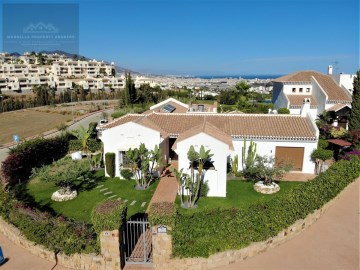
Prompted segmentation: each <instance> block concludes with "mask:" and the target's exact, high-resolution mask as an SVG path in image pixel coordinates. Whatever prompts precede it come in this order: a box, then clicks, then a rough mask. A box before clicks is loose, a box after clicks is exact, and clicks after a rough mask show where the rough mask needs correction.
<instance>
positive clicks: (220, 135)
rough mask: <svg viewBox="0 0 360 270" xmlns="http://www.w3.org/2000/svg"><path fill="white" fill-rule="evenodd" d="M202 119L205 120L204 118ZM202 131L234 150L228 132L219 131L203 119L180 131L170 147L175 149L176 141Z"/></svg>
mask: <svg viewBox="0 0 360 270" xmlns="http://www.w3.org/2000/svg"><path fill="white" fill-rule="evenodd" d="M204 120H205V118H204ZM202 132H203V133H206V134H208V135H210V136H212V137H214V138H215V139H217V140H219V141H222V142H224V143H226V144H227V145H228V146H229V149H231V150H234V146H233V143H232V139H231V136H230V135H229V134H226V133H225V132H223V131H221V130H220V129H218V128H217V127H215V126H214V125H213V124H211V123H210V122H208V121H204V122H203V123H202V124H200V125H198V126H196V127H194V128H191V129H189V130H187V131H185V132H183V133H181V134H180V135H179V136H178V137H177V139H176V141H175V143H174V145H173V147H172V149H176V147H177V143H178V142H181V141H183V140H185V139H187V138H190V137H192V136H194V135H196V134H199V133H202Z"/></svg>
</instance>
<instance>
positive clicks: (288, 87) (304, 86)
mask: <svg viewBox="0 0 360 270" xmlns="http://www.w3.org/2000/svg"><path fill="white" fill-rule="evenodd" d="M293 88H295V92H293V91H292V90H293ZM300 88H302V89H303V90H302V92H300ZM307 88H310V92H306V89H307ZM283 92H284V93H285V94H286V95H310V94H312V85H311V84H295V83H294V84H284V86H283Z"/></svg>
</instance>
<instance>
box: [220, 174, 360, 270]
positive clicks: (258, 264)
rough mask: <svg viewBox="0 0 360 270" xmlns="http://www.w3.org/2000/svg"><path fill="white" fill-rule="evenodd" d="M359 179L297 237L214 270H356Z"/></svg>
mask: <svg viewBox="0 0 360 270" xmlns="http://www.w3.org/2000/svg"><path fill="white" fill-rule="evenodd" d="M359 187H360V178H358V180H357V181H356V183H355V184H353V185H351V186H350V187H349V188H348V189H347V190H346V191H345V192H344V193H342V194H341V197H340V198H339V199H338V200H337V201H336V202H335V203H334V204H333V205H331V206H330V207H329V208H328V209H327V210H326V212H325V213H324V214H323V215H322V216H321V217H320V219H319V220H318V221H316V222H315V223H314V224H313V225H311V226H310V227H309V228H308V229H306V230H305V231H303V232H302V233H301V234H300V235H298V236H297V237H295V238H293V239H291V240H289V241H288V242H285V243H284V244H282V245H280V246H277V247H275V248H273V249H269V250H267V251H266V252H264V253H262V254H259V255H257V256H254V257H252V258H248V259H246V260H245V261H241V262H239V263H235V264H231V265H227V266H224V267H219V268H216V270H237V269H244V270H250V269H251V270H254V269H256V270H262V269H264V270H295V269H296V270H300V269H301V270H305V269H306V270H310V269H311V270H315V269H318V270H324V269H326V270H331V269H334V270H335V269H337V270H358V269H360V265H359V257H360V250H359V218H360V215H359V214H360V212H359V207H360V202H359Z"/></svg>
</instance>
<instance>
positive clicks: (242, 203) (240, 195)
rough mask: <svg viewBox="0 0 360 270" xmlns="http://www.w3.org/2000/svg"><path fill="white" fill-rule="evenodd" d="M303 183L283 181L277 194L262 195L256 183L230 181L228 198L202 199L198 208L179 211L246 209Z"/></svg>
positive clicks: (227, 189) (178, 202)
mask: <svg viewBox="0 0 360 270" xmlns="http://www.w3.org/2000/svg"><path fill="white" fill-rule="evenodd" d="M299 184H301V182H286V181H281V182H280V183H279V185H280V191H279V192H277V193H275V194H270V195H267V194H261V193H258V192H256V191H255V190H254V188H253V186H254V182H251V181H243V180H229V181H227V187H226V191H227V192H226V193H227V194H226V198H220V197H205V198H204V197H202V198H200V199H199V200H198V201H197V205H198V207H197V208H194V209H184V208H181V207H179V211H180V212H182V213H189V212H198V211H202V210H204V209H209V208H217V207H235V208H245V207H247V206H249V205H251V204H254V203H257V202H261V201H268V200H271V199H272V198H274V197H278V196H282V195H283V194H285V193H286V192H288V191H289V190H290V189H291V188H293V187H296V186H297V185H299ZM176 203H177V204H178V205H180V197H179V196H178V197H177V198H176Z"/></svg>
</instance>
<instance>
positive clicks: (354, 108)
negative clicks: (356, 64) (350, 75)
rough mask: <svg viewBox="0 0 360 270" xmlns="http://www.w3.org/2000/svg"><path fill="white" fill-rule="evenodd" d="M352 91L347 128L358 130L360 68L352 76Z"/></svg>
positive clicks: (359, 119) (359, 116) (359, 126)
mask: <svg viewBox="0 0 360 270" xmlns="http://www.w3.org/2000/svg"><path fill="white" fill-rule="evenodd" d="M353 85H354V91H353V96H352V102H351V114H350V119H349V129H350V130H351V131H355V130H360V70H358V72H357V73H356V77H355V78H354V84H353Z"/></svg>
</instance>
